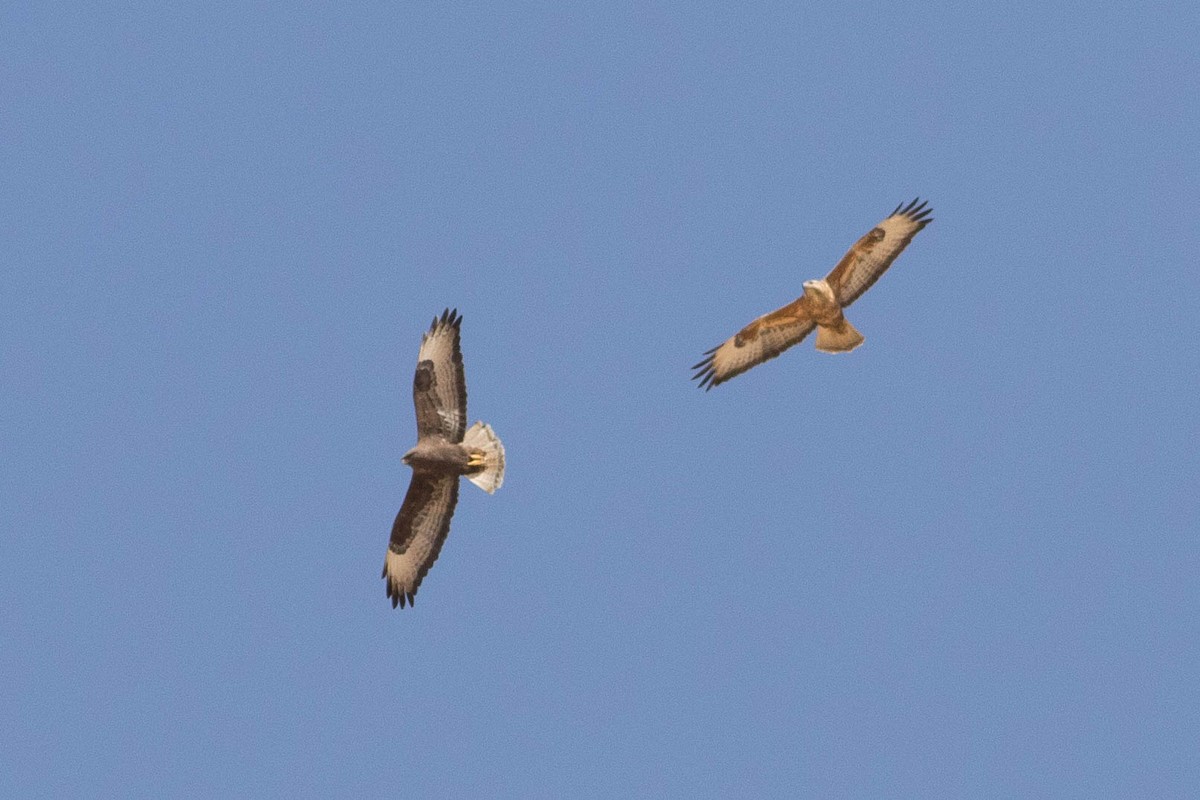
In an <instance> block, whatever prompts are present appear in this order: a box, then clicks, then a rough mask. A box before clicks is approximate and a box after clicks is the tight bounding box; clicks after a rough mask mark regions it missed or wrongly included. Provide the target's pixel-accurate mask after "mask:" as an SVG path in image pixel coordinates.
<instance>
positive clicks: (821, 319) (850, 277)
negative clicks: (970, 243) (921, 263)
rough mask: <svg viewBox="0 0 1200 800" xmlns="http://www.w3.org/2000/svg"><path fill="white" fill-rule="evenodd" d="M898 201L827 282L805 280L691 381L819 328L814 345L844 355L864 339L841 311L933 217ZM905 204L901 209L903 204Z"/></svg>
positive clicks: (729, 369)
mask: <svg viewBox="0 0 1200 800" xmlns="http://www.w3.org/2000/svg"><path fill="white" fill-rule="evenodd" d="M919 200H920V198H917V199H916V200H913V201H912V202H911V203H909V204H908V205H907V206H905V205H904V204H903V203H901V204H900V205H899V206H896V210H895V211H893V212H892V213H891V215H890V216H888V218H887V219H885V220H883V222H880V223H879V224H878V225H877V226H875V227H874V228H872V229H871V231H870V232H869V233H868V234H867V235H866V236H864V237H862V238H861V239H859V240H858V241H857V242H855V243H854V246H853V247H851V248H850V251H849V252H848V253H846V255H844V256H842V260H841V261H839V262H838V265H837V266H836V267H834V268H833V272H830V273H829V275H828V276H826V278H825V280H823V281H822V280H812V281H805V282H804V294H803V295H801V296H800V297H799V298H797V299H796V300H795V301H793V302H791V303H789V304H788V305H786V306H784V307H783V308H781V309H779V310H778V311H772V312H771V313H770V314H767V315H766V316H762V317H759V318H758V319H756V320H754V322H751V323H750V324H749V325H747V326H746V327H744V328H742V329H741V330H740V331H738V333H737V334H736V335H735V336H734V337H733V338H731V339H729V340H728V341H726V342H725V343H724V344H722V345H720V346H719V347H714V348H713V349H712V350H709V351H708V352H707V353H705V354H704V355H705V358H704V360H703V361H701V362H700V363H699V364H696V365H695V366H694V367H692V369H694V370H695V371H696V373H695V374H694V375H693V376H692V380H699V381H700V386H703V387H704V388H705V390H708V389H711V388H712V387H714V386H717V385H719V384H722V383H724V382H725V381H727V380H729V379H730V378H732V377H734V376H736V375H741V374H742V373H743V372H745V371H746V370H748V369H750V368H751V367H754V366H757V365H758V364H761V363H762V362H764V361H767V360H769V359H772V358H774V357H775V356H777V355H779V354H780V353H782V352H783V351H784V350H787V349H788V348H789V347H791V346H792V345H794V344H799V343H800V342H801V341H802V340H803V339H804V337H805V336H808V335H809V334H810V333H812V330H813V328H816V329H817V349H818V350H821V351H823V352H826V353H845V352H848V351H850V350H853V349H854V348H856V347H858V346H859V345H860V344H862V343H863V336H862V334H861V333H859V332H858V331H857V330H855V329H854V326H853V325H851V324H850V323H849V322H848V321H847V320H846V318H845V317H844V316H843V315H842V309H843V308H846V307H847V306H849V305H850V304H851V303H853V302H854V301H855V300H857V299H858V298H859V297H861V296H862V294H863V292H865V291H866V290H867V289H870V288H871V286H872V285H873V284H874V283H875V281H877V280H879V276H880V275H882V274H883V273H884V272H886V271H887V268H888V267H890V266H891V265H892V262H893V261H895V260H896V256H898V255H900V253H901V251H903V250H904V248H905V247H907V246H908V243H909V242H911V241H912V238H913V237H914V236H916V235H917V232H918V231H920V230H921V229H922V228H924V227H925V226H926V225H928V224H929V223H931V222H933V219H932V218H931V217H930V216H929V215H930V214H931V213H933V209H932V208H927V207H926V205H927V204H926V203H921V204H920V205H918V201H919ZM901 206H903V207H901Z"/></svg>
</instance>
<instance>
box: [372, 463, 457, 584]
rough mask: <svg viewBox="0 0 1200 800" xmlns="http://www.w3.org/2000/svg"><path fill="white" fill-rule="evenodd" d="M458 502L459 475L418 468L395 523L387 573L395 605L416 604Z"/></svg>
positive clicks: (389, 544) (384, 568) (384, 569)
mask: <svg viewBox="0 0 1200 800" xmlns="http://www.w3.org/2000/svg"><path fill="white" fill-rule="evenodd" d="M457 502H458V476H457V475H435V474H431V473H426V472H414V473H413V478H412V483H410V484H409V485H408V494H406V495H405V496H404V503H403V504H402V505H401V506H400V513H399V514H397V515H396V521H395V523H393V524H392V538H391V540H390V541H389V542H388V552H387V558H386V559H385V560H384V562H383V577H384V579H385V580H386V581H387V596H388V597H389V598H390V599H391V601H392V608H395V607H396V606H397V604H398V605H399V606H400V607H401V608H403V607H404V606H405V604H407V605H412V604H413V598H414V597H415V596H416V594H417V589H418V588H419V587H420V585H421V580H422V579H423V578H424V577H425V573H426V572H429V568H430V567H431V566H433V562H434V561H437V557H438V553H440V552H441V551H442V543H443V542H445V541H446V535H447V534H448V533H450V518H451V517H452V516H454V505H455V504H456V503H457Z"/></svg>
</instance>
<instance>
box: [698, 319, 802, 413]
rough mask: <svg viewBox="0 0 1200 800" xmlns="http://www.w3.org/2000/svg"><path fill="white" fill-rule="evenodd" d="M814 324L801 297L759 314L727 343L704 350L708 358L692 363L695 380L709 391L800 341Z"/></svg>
mask: <svg viewBox="0 0 1200 800" xmlns="http://www.w3.org/2000/svg"><path fill="white" fill-rule="evenodd" d="M814 327H816V323H815V322H813V321H812V317H811V315H810V314H809V313H808V308H807V303H806V301H805V299H804V298H803V297H800V298H799V299H797V300H795V301H794V302H792V303H789V304H787V305H786V306H784V307H783V308H781V309H779V310H777V311H772V312H771V313H770V314H767V315H765V316H762V317H759V318H758V319H756V320H754V322H751V323H750V324H749V325H747V326H746V327H744V328H742V329H741V330H740V331H738V333H737V334H736V335H735V336H733V337H732V338H730V339H728V340H727V341H726V342H725V343H724V344H722V345H721V346H719V347H714V348H713V349H712V350H709V351H708V352H707V353H705V354H704V355H705V356H706V358H705V359H704V360H703V361H701V362H700V363H699V364H696V365H695V366H694V367H692V369H694V370H696V374H695V375H693V376H692V380H698V381H700V386H703V387H704V389H705V391H707V390H709V389H711V388H712V387H714V386H718V385H720V384H722V383H724V382H725V381H727V380H729V379H730V378H732V377H734V376H736V375H741V374H742V373H743V372H745V371H746V370H748V369H750V368H751V367H754V366H757V365H759V364H761V363H763V362H764V361H768V360H770V359H772V358H774V357H775V356H777V355H779V354H780V353H782V352H783V351H784V350H787V349H788V348H789V347H791V346H792V345H794V344H798V343H799V342H801V341H802V340H803V339H804V337H805V336H808V334H810V333H812V329H813V328H814Z"/></svg>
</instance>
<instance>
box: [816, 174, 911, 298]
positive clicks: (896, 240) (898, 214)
mask: <svg viewBox="0 0 1200 800" xmlns="http://www.w3.org/2000/svg"><path fill="white" fill-rule="evenodd" d="M919 201H920V198H919V197H918V198H917V199H916V200H913V201H912V202H911V203H909V204H908V205H907V206H905V205H904V204H903V203H901V204H900V205H899V206H896V210H895V211H893V212H892V213H891V215H890V216H889V217H888V218H887V219H885V220H884V221H883V222H880V223H879V224H878V225H876V226H875V227H874V228H872V229H871V231H870V232H869V233H867V235H866V236H864V237H862V238H861V239H859V240H858V241H857V242H855V243H854V246H853V247H851V248H850V250H849V252H847V253H846V255H844V256H842V260H841V261H839V262H838V264H837V266H836V267H834V268H833V272H830V273H829V277H827V278H826V279H825V280H826V282H828V283H829V286H830V287H831V288H832V289H833V292H834V294H835V295H837V298H838V302H840V303H841V304H842V307H843V308H844V307H846V306H848V305H850V304H851V303H853V302H854V301H855V300H857V299H858V298H859V297H861V296H862V294H863V292H865V291H866V290H867V289H870V288H871V286H872V285H873V284H874V283H875V281H877V280H879V277H880V276H881V275H883V273H885V272H887V269H888V267H890V266H891V265H892V262H893V261H895V260H896V256H898V255H900V253H901V252H903V250H904V248H906V247H908V243H909V242H911V241H912V239H913V237H914V236H916V235H917V233H918V232H919V231H920V230H921V229H922V228H924V227H925V226H926V225H928V224H929V223H931V222H933V218H932V217H930V216H929V215H930V214H932V213H933V209H932V208H927V207H926V206H927V205H928V202H924V203H920V205H918V202H919ZM901 206H903V208H902V207H901Z"/></svg>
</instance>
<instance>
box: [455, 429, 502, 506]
mask: <svg viewBox="0 0 1200 800" xmlns="http://www.w3.org/2000/svg"><path fill="white" fill-rule="evenodd" d="M462 443H463V447H466V448H467V449H468V450H469V451H470V453H471V460H472V461H473V462H481V465H480V466H477V467H474V468H473V470H478V471H471V472H468V473H467V480H469V481H470V482H471V483H473V484H475V485H476V486H478V487H479V488H480V489H483V490H484V491H485V492H487V493H488V494H491V493H492V492H494V491H496V490H497V489H499V488H500V484H502V483H504V445H503V444H502V443H501V441H500V437H499V436H497V435H496V432H495V431H493V430H492V426H491V425H488V424H487V423H485V422H476V423H475V424H474V425H472V426H471V427H470V428H468V429H467V432H466V434H465V435H464V436H463V441H462Z"/></svg>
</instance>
